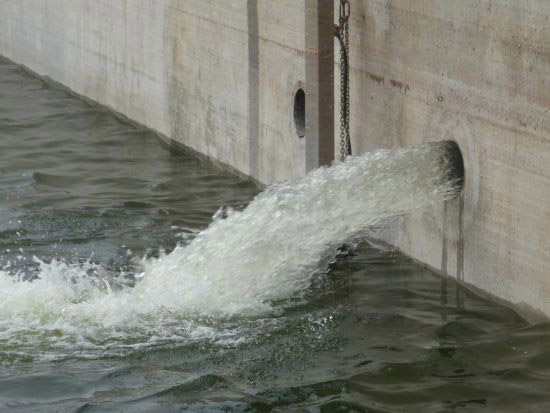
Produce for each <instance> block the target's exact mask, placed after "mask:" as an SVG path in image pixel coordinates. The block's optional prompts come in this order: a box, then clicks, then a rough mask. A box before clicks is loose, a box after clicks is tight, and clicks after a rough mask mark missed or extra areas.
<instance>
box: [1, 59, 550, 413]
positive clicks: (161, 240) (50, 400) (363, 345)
mask: <svg viewBox="0 0 550 413" xmlns="http://www.w3.org/2000/svg"><path fill="white" fill-rule="evenodd" d="M257 192H258V190H257V188H256V187H255V186H254V185H253V184H251V183H250V182H248V181H246V180H244V179H243V178H241V177H237V176H235V175H232V174H230V173H227V172H224V171H221V170H220V169H218V168H216V167H215V166H213V165H210V164H208V163H205V162H202V161H200V160H198V159H196V158H194V157H192V156H190V155H186V154H182V153H179V152H175V151H171V150H170V149H169V148H168V147H166V146H165V145H163V144H161V143H160V142H159V140H158V139H157V138H156V137H155V136H154V135H152V134H151V133H150V132H148V131H146V130H140V129H138V128H136V127H134V126H132V125H128V124H125V123H123V122H121V121H120V120H118V119H116V118H115V117H113V116H112V115H111V114H110V113H108V112H107V111H105V110H103V109H101V108H96V107H91V106H90V105H88V104H86V103H83V102H81V101H79V100H77V99H75V98H73V97H70V96H68V95H67V94H66V93H65V92H63V91H59V90H55V89H52V88H50V87H48V86H47V85H45V84H44V83H43V82H42V81H41V80H38V79H35V78H33V77H31V76H29V75H28V74H26V73H25V72H23V71H22V70H21V68H19V67H18V66H15V65H13V64H10V63H9V62H6V61H0V265H1V266H2V268H3V278H2V282H0V296H2V294H3V299H4V304H5V303H7V302H8V300H9V299H10V297H11V298H13V297H17V300H16V301H15V302H14V303H13V305H10V306H9V308H7V306H6V305H4V307H2V304H1V303H0V308H2V309H3V310H2V311H3V313H2V315H1V316H0V332H2V334H0V409H1V410H4V411H10V412H11V411H13V412H26V411H29V412H30V411H52V412H53V411H82V412H88V411H90V412H93V411H98V412H99V411H101V412H103V411H107V412H109V411H112V412H115V411H116V412H118V411H129V412H136V411H143V412H151V411H159V412H164V411H205V412H206V411H208V412H216V411H220V412H221V411H242V412H245V411H259V412H267V411H304V412H319V411H321V412H446V411H449V412H451V411H458V412H462V411H464V412H470V411H472V412H473V411H482V412H485V411H495V412H508V411H509V412H517V411H530V412H546V411H549V410H550V396H548V390H549V389H550V387H549V386H548V380H549V379H550V350H549V349H550V346H549V345H550V339H549V338H550V328H549V326H548V325H536V326H532V325H528V324H527V323H526V322H525V321H523V320H522V319H521V318H519V317H518V316H517V315H516V314H515V313H514V312H512V311H511V310H509V309H506V308H504V307H502V306H500V305H497V304H495V303H493V302H491V301H487V300H484V299H481V298H479V297H477V296H476V295H473V294H471V293H469V292H467V291H464V290H463V289H461V288H460V287H458V286H457V285H456V284H454V283H453V282H451V281H445V280H443V279H441V278H440V277H439V276H437V275H435V274H433V273H432V272H430V271H428V270H426V269H424V268H421V267H419V266H418V265H416V264H414V263H412V262H411V261H409V260H407V259H406V258H404V257H403V256H401V255H400V254H398V253H396V252H394V251H388V250H383V249H380V248H375V247H374V246H372V245H370V244H369V243H367V242H362V243H360V244H359V245H358V246H357V247H354V248H351V247H350V248H347V249H346V248H344V249H342V250H340V252H339V255H338V257H337V259H336V260H330V261H329V262H330V263H329V264H326V263H325V264H323V265H322V264H320V265H319V268H318V271H317V273H315V274H313V275H312V276H309V275H308V277H307V278H303V279H304V280H309V281H308V283H307V286H306V287H305V288H304V292H303V294H301V295H300V296H290V297H288V299H281V300H280V301H281V302H278V301H276V302H271V305H270V308H268V309H262V311H257V312H249V311H248V312H247V311H244V312H243V311H241V312H239V311H233V312H230V313H228V314H225V315H224V314H218V313H215V312H214V313H212V312H208V311H204V312H202V313H201V312H200V311H199V312H190V311H187V312H182V313H175V311H177V308H176V307H174V304H173V303H172V302H170V301H167V303H166V309H165V311H158V305H157V303H153V304H151V303H148V301H147V299H146V297H145V298H144V299H143V301H142V302H141V304H142V307H140V308H143V307H147V305H149V304H150V305H151V306H152V307H151V308H153V307H154V309H155V311H151V312H150V313H146V312H145V313H144V314H145V315H147V314H150V316H149V317H147V316H144V317H142V318H140V319H139V320H140V324H139V325H136V324H131V323H129V324H128V323H126V324H124V325H122V326H121V324H120V323H119V322H118V321H119V320H117V319H112V323H111V324H109V320H111V319H110V318H105V317H104V318H101V320H102V323H101V326H100V327H101V328H98V326H97V323H98V321H97V320H98V318H97V317H96V318H94V317H95V315H97V313H98V312H101V310H102V308H96V309H95V310H94V312H93V315H94V317H92V318H90V319H87V318H86V317H83V318H82V319H77V320H78V322H73V321H74V319H70V321H71V323H69V324H67V318H66V317H64V316H63V314H62V313H59V314H58V313H57V311H58V310H59V308H58V307H56V305H57V304H58V303H59V302H64V303H65V305H67V306H68V307H67V311H70V310H71V308H72V307H70V306H71V305H73V304H74V303H77V304H79V303H82V302H91V301H89V300H90V295H91V294H96V293H97V294H104V295H105V296H109V297H110V296H111V295H113V294H114V295H115V296H116V297H117V298H121V299H122V298H124V297H126V296H124V295H118V296H117V295H116V294H120V291H123V290H124V288H128V289H132V288H133V286H134V284H135V283H136V282H138V283H139V280H136V275H139V274H140V271H142V270H143V268H142V265H143V257H157V256H159V255H160V256H162V251H163V250H165V251H167V252H170V251H172V250H173V249H174V248H175V247H176V245H178V244H179V245H182V246H183V245H189V243H190V242H192V240H194V239H195V238H196V236H197V234H198V232H199V231H201V230H203V229H205V228H206V227H208V226H209V225H210V224H211V222H212V216H213V215H214V214H215V213H216V212H217V211H219V208H220V207H222V206H225V207H231V208H234V209H236V210H237V211H238V210H242V209H243V208H244V207H245V206H246V205H248V203H249V202H250V201H251V200H252V198H253V197H254V196H255V195H256V194H257ZM228 211H229V210H228V209H225V210H222V211H221V213H219V215H220V214H221V215H225V214H231V212H228ZM274 219H276V217H274ZM207 245H211V244H207ZM207 253H208V251H205V256H207V257H208V260H207V264H208V263H211V262H213V263H216V261H215V260H216V256H217V255H218V254H220V253H219V252H218V253H217V252H216V251H212V252H211V254H209V255H208V254H207ZM290 253H291V252H290V251H289V256H290V255H291V254H290ZM149 259H151V258H149ZM321 261H322V260H321ZM148 262H154V260H153V261H148ZM274 262H277V261H274ZM208 265H212V264H208ZM228 265H229V264H228ZM242 265H246V263H242ZM327 265H328V267H327ZM207 268H210V267H207ZM306 270H308V271H309V269H304V271H306ZM287 272H288V271H286V272H285V274H286V273H287ZM272 273H273V271H271V270H270V272H269V274H272ZM254 274H256V272H254ZM10 277H11V278H10ZM32 279H35V281H34V282H35V284H32V285H35V286H38V287H37V288H35V289H30V290H29V285H31V284H29V283H28V282H27V281H26V280H32ZM41 280H42V284H40V283H37V281H38V282H40V281H41ZM44 280H48V282H45V281H44ZM12 281H13V282H12ZM67 281H70V282H67ZM269 282H272V280H271V281H269ZM14 283H15V284H14ZM161 287H162V284H161V285H160V286H159V288H161ZM175 287H177V286H175V285H174V288H171V289H172V290H174V289H176V288H175ZM64 289H66V295H63V294H65V290H64ZM110 289H111V290H113V291H110ZM167 290H168V288H167ZM75 291H76V294H75ZM18 294H19V295H18ZM109 294H111V295H109ZM22 298H24V300H23V299H22ZM92 298H93V297H92ZM126 298H128V297H126ZM132 298H135V297H132ZM59 300H61V301H59ZM63 300H65V301H63ZM109 302H110V301H109ZM48 305H51V307H48ZM117 305H119V306H120V307H119V309H120V313H124V310H125V308H126V307H130V308H133V307H131V306H132V305H134V302H133V301H128V302H127V305H126V306H125V303H124V302H123V301H118V302H117ZM32 306H35V307H32ZM108 311H110V310H108V306H106V307H105V314H107V315H109V316H114V315H115V314H112V313H108ZM29 314H30V315H33V314H34V315H36V317H30V316H29ZM52 314H53V315H52ZM209 314H210V315H209ZM134 321H135V320H134ZM128 326H130V327H128ZM71 329H72V330H71Z"/></svg>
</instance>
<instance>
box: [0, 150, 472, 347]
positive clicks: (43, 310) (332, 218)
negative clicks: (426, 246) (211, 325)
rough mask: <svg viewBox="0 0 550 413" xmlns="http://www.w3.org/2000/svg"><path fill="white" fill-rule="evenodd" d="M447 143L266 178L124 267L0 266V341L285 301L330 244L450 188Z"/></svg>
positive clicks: (125, 331) (101, 330)
mask: <svg viewBox="0 0 550 413" xmlns="http://www.w3.org/2000/svg"><path fill="white" fill-rule="evenodd" d="M450 149H452V145H451V144H450V143H430V144H423V145H418V146H411V147H407V148H400V149H393V150H379V151H375V152H371V153H367V154H365V155H363V156H360V157H355V158H350V159H348V160H347V161H346V162H345V163H342V164H339V165H337V166H334V167H332V168H321V169H318V170H316V171H313V172H312V173H310V174H309V175H307V176H306V177H305V178H304V179H302V180H300V181H298V182H296V183H292V184H289V183H281V184H277V185H273V186H271V187H269V188H268V189H267V190H266V191H265V192H263V193H260V194H259V195H257V196H256V198H255V199H254V200H253V201H252V202H251V203H250V204H249V205H248V206H247V207H246V208H244V210H240V211H239V210H233V209H230V208H225V209H224V208H222V209H220V210H219V211H218V212H217V213H216V215H215V216H214V220H213V222H212V223H211V225H210V226H209V227H208V228H207V229H205V230H203V231H202V232H200V233H198V235H196V237H194V238H193V239H192V240H191V241H190V242H189V243H187V244H181V245H178V246H177V247H176V248H175V249H174V250H173V251H171V252H170V253H167V254H161V255H160V257H158V258H148V259H145V258H144V259H142V260H141V261H140V262H136V263H134V264H135V265H134V268H133V269H132V271H130V272H121V273H116V274H113V273H110V272H109V271H107V270H106V269H105V268H102V267H101V266H100V265H98V264H93V263H92V262H86V263H85V264H71V263H67V262H63V261H56V260H53V261H52V262H48V263H46V262H42V261H40V260H39V259H35V260H36V261H37V262H38V263H39V265H40V270H39V271H38V273H37V274H35V275H34V276H31V275H29V274H27V273H25V272H20V271H19V272H15V273H13V272H10V271H3V272H1V273H0V320H1V321H0V339H2V340H8V341H10V340H11V339H20V338H21V335H22V334H23V335H28V334H29V333H30V332H34V333H36V332H42V333H43V334H52V331H53V332H55V333H54V336H55V335H56V334H57V335H60V336H63V337H65V339H66V337H69V342H71V341H74V340H78V339H82V337H85V336H88V337H89V336H94V335H97V334H99V335H109V334H112V333H113V331H116V334H117V335H121V336H122V337H123V338H128V337H134V339H136V337H140V336H141V337H149V336H151V335H153V336H155V335H157V334H160V332H161V331H163V332H164V334H165V335H168V336H169V335H170V331H173V330H174V329H175V330H181V329H182V328H186V326H187V327H189V324H188V323H189V320H193V319H197V318H199V319H200V318H201V317H210V318H212V317H214V318H215V317H221V318H227V317H234V316H249V317H250V316H257V315H261V314H266V313H269V312H272V311H277V309H278V308H280V307H285V306H289V305H292V303H293V302H296V301H298V302H299V300H300V297H301V296H302V295H303V292H304V291H305V290H306V289H307V288H308V286H309V285H310V284H311V283H312V279H313V278H315V277H322V274H323V271H324V269H325V268H326V267H327V265H328V264H329V263H330V262H331V261H332V260H333V259H334V257H335V256H336V254H337V249H338V247H339V246H340V245H342V243H344V242H346V241H349V240H351V239H352V238H353V237H355V236H358V235H364V234H366V233H368V230H369V228H370V227H373V226H378V225H380V224H383V223H384V221H385V220H387V219H388V218H391V217H394V216H396V215H399V214H404V213H407V212H409V211H412V210H414V209H417V208H422V207H426V206H428V205H430V204H432V203H434V202H442V201H444V200H447V199H450V198H452V197H454V196H456V195H457V193H458V191H460V189H461V188H460V176H459V175H457V174H455V173H454V171H453V168H454V167H455V163H454V162H453V161H452V157H451V156H449V154H450V153H451V152H450ZM176 325H177V326H178V327H175V326H176ZM199 330H200V329H199ZM201 331H202V332H204V331H203V330H200V331H199V333H200V332H201ZM34 333H33V334H34ZM188 333H189V334H191V335H193V334H196V333H197V331H195V330H194V329H193V328H191V327H189V330H188ZM138 341H139V339H138Z"/></svg>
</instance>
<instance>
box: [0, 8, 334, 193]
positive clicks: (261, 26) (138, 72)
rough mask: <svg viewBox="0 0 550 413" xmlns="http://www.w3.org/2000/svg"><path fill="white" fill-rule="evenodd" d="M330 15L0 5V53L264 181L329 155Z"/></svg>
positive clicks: (291, 174)
mask: <svg viewBox="0 0 550 413" xmlns="http://www.w3.org/2000/svg"><path fill="white" fill-rule="evenodd" d="M332 19H333V17H332V4H330V3H327V2H323V0H320V1H318V0H304V1H298V2H297V1H295V0H278V1H270V0H231V1H224V0H94V1H89V0H18V1H13V0H0V55H3V56H5V57H7V58H9V59H11V60H13V61H15V62H17V63H21V64H23V65H25V66H27V67H29V68H30V69H32V70H33V71H35V72H37V73H38V74H41V75H45V76H48V77H50V78H52V79H53V80H55V81H57V82H59V83H61V84H63V85H65V86H67V87H69V88H70V89H72V90H73V91H75V92H76V93H79V94H81V95H84V96H86V97H88V98H90V99H92V100H95V101H97V102H99V103H101V104H103V105H106V106H108V107H110V108H112V109H114V110H115V111H117V112H120V113H122V114H123V115H125V116H127V117H129V118H131V119H133V120H136V121H138V122H139V123H141V124H143V125H145V126H147V127H150V128H152V129H154V130H156V131H158V132H160V133H161V134H162V135H164V136H166V137H169V138H171V139H173V140H175V141H177V142H179V143H182V144H184V145H186V146H188V147H190V148H192V149H195V150H196V151H198V152H200V153H203V154H205V155H208V156H210V157H212V158H214V159H216V160H218V161H221V162H223V163H226V164H228V165H231V166H232V167H234V168H236V169H237V170H239V171H241V172H243V173H245V174H249V175H251V176H253V177H254V178H256V179H258V180H259V181H261V182H272V181H276V180H283V179H291V178H295V177H297V176H302V175H303V174H304V173H305V171H306V169H311V168H315V167H317V166H318V165H319V163H323V162H325V163H326V162H330V160H331V159H329V158H330V156H329V155H327V153H329V154H330V155H331V154H332V152H331V150H330V148H331V147H332V141H331V140H330V136H331V135H332V133H331V131H332V128H333V126H332V107H331V102H330V100H331V99H332V88H333V83H332V77H331V73H330V72H331V71H332V69H333V66H332V65H331V64H329V63H326V64H322V65H319V62H323V61H326V62H332V59H333V58H332V48H333V43H332V34H331V30H332ZM320 26H326V27H327V28H328V30H326V29H323V30H319V27H320ZM306 28H307V30H306ZM319 33H320V35H319ZM327 33H328V39H330V43H328V42H327V41H326V39H327ZM320 42H324V45H323V44H321V43H320ZM316 67H321V68H323V70H317V69H315V68H316ZM320 75H322V76H321V77H320ZM320 79H324V80H323V82H320ZM298 84H301V85H302V86H303V87H304V88H305V90H306V93H307V94H308V95H307V101H308V106H307V108H308V109H307V110H308V119H309V120H310V121H309V123H308V125H307V126H308V129H309V131H308V133H307V135H306V137H305V138H304V139H300V138H298V137H297V135H296V133H295V130H294V121H293V107H292V103H293V101H292V93H293V92H294V90H295V88H296V85H298ZM320 97H322V98H323V100H324V101H325V102H327V99H329V100H328V103H329V106H327V107H330V112H328V113H329V116H327V114H326V113H325V112H326V111H327V110H328V109H325V106H321V105H319V104H318V103H317V102H318V101H319V99H320ZM319 122H321V123H319ZM319 125H321V128H319ZM319 131H320V133H319ZM320 134H321V135H322V134H328V135H329V138H328V140H327V139H325V140H324V141H325V142H328V144H327V145H325V146H323V145H319V143H318V142H319V140H318V136H319V135H320ZM327 148H328V151H327Z"/></svg>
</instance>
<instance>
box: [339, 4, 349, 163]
mask: <svg viewBox="0 0 550 413" xmlns="http://www.w3.org/2000/svg"><path fill="white" fill-rule="evenodd" d="M350 14H351V5H350V2H349V0H340V17H339V25H338V26H337V27H336V37H338V40H339V41H340V160H341V161H344V160H345V159H346V156H349V155H351V137H350V127H349V118H350V94H349V17H350Z"/></svg>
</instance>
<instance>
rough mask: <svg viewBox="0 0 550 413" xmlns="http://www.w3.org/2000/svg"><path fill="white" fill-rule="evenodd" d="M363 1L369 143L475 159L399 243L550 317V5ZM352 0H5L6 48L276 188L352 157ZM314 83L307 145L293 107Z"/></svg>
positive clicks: (359, 37) (362, 140) (363, 126)
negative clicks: (339, 104)
mask: <svg viewBox="0 0 550 413" xmlns="http://www.w3.org/2000/svg"><path fill="white" fill-rule="evenodd" d="M351 2H352V20H351V61H352V70H351V98H352V101H351V105H352V117H351V119H352V122H351V125H352V145H353V148H354V152H355V153H362V152H365V151H367V150H370V149H374V148H379V147H389V146H395V145H402V144H410V143H417V142H422V141H426V140H439V139H446V140H447V139H453V140H456V141H457V142H458V143H459V145H460V146H461V148H462V150H463V155H464V158H465V163H466V187H465V191H464V194H463V196H462V197H461V198H460V199H457V200H455V201H453V202H449V203H447V204H446V205H442V206H440V207H435V208H434V209H433V210H431V211H425V212H423V213H420V214H416V215H413V216H412V217H410V218H407V219H404V220H403V221H402V222H401V223H400V227H399V228H397V229H394V230H393V231H389V232H388V233H387V234H386V240H388V241H390V242H391V243H393V244H395V245H397V246H398V247H399V248H401V249H402V250H403V251H404V252H405V253H407V254H409V255H411V256H412V257H414V258H416V259H418V260H420V261H422V262H424V263H427V264H428V265H430V266H432V267H433V268H435V269H437V270H439V271H441V272H443V273H446V274H449V275H451V276H453V277H456V278H458V279H459V280H461V281H462V282H464V283H466V284H469V285H471V286H474V287H476V288H479V289H481V290H484V291H488V292H490V293H491V294H492V295H494V296H496V297H498V298H500V299H502V300H504V301H506V302H508V303H511V304H513V305H515V306H516V308H521V309H523V310H524V311H525V312H526V313H529V314H530V315H531V316H532V315H535V314H539V315H542V314H544V315H546V316H550V276H549V275H548V274H549V272H550V271H549V270H550V235H549V231H548V228H547V227H548V225H549V223H550V185H549V184H550V139H549V138H548V137H549V136H550V134H549V132H550V117H549V116H548V111H549V109H550V93H549V92H548V90H547V89H548V88H549V86H550V31H549V27H550V25H549V23H548V22H549V20H550V3H548V2H547V1H545V0H532V1H521V0H499V1H494V0H461V1H456V0H351ZM333 6H334V7H335V8H334V9H333ZM336 7H337V2H336V1H335V2H332V1H330V0H301V1H296V0H280V1H279V0H277V1H271V0H235V1H222V0H131V1H130V0H95V1H86V0H19V1H13V0H0V54H1V55H4V56H6V57H8V58H10V59H12V60H14V61H16V62H18V63H22V64H24V65H26V66H28V67H29V68H31V69H32V70H34V71H36V72H38V73H39V74H42V75H47V76H49V77H51V78H52V79H54V80H56V81H58V82H60V83H62V84H64V85H66V86H68V87H69V88H71V89H73V90H74V91H75V92H77V93H80V94H83V95H85V96H87V97H89V98H91V99H93V100H96V101H98V102H99V103H102V104H104V105H107V106H109V107H111V108H113V109H114V110H116V111H118V112H121V113H122V114H124V115H126V116H128V117H129V118H132V119H134V120H136V121H138V122H140V123H142V124H144V125H146V126H148V127H150V128H152V129H155V130H157V131H159V132H160V133H162V134H163V135H165V136H167V137H169V138H171V139H173V140H176V141H178V142H180V143H183V144H185V145H187V146H189V147H191V148H193V149H195V150H197V151H199V152H201V153H204V154H206V155H209V156H211V157H213V158H215V159H217V160H219V161H222V162H224V163H227V164H229V165H231V166H233V167H235V168H236V169H238V170H240V171H241V172H243V173H245V174H249V175H252V176H253V177H255V178H256V179H258V180H259V181H261V182H264V183H269V182H272V181H275V180H281V179H292V178H295V177H298V176H302V175H303V174H304V173H305V172H306V171H307V170H308V169H311V168H314V167H316V166H317V165H319V164H323V163H329V162H330V161H331V160H332V158H333V157H334V154H335V153H336V154H338V153H339V147H338V139H337V140H336V142H335V141H334V139H333V131H334V130H335V122H334V116H333V97H334V95H336V97H337V98H338V85H337V84H336V85H334V82H333V80H334V79H333V77H332V75H333V72H334V71H335V73H336V75H338V65H337V60H338V59H335V58H334V55H333V52H334V50H335V51H336V52H338V47H337V46H335V44H334V41H333V32H332V23H333V19H334V16H333V11H334V10H336V12H337V8H336ZM333 49H334V50H333ZM300 86H302V87H304V88H305V90H306V93H307V96H306V115H307V128H306V129H307V131H306V137H305V138H303V139H302V138H298V137H297V135H296V131H295V127H294V122H293V112H292V101H293V92H294V91H295V90H296V88H297V87H300ZM336 109H337V108H336ZM337 112H338V111H336V113H337ZM336 125H338V118H337V117H336ZM336 132H337V131H336ZM333 149H334V150H333Z"/></svg>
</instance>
